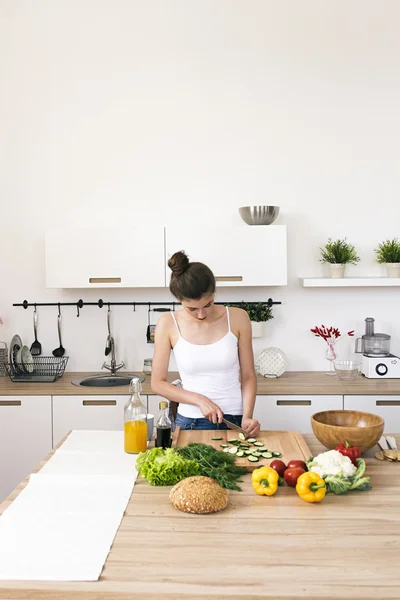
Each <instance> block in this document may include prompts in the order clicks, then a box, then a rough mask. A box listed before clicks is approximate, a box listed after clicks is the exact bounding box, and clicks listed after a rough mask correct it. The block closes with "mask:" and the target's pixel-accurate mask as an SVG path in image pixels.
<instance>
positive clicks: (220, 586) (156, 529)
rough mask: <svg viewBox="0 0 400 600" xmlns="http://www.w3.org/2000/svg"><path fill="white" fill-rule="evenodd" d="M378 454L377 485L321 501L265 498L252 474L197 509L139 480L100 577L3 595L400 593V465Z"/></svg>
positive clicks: (315, 447)
mask: <svg viewBox="0 0 400 600" xmlns="http://www.w3.org/2000/svg"><path fill="white" fill-rule="evenodd" d="M304 437H305V440H306V442H307V444H308V446H309V448H310V451H311V453H312V454H313V455H315V454H317V453H319V452H321V451H323V448H322V446H321V445H320V444H319V442H317V440H316V439H315V438H314V436H311V435H307V436H304ZM396 437H397V442H398V444H400V436H399V435H397V436H396ZM51 454H52V453H51ZM51 454H50V455H49V457H48V458H50V456H51ZM373 454H374V450H373V451H372V452H371V451H370V452H369V453H368V455H369V456H370V458H367V472H368V474H369V475H370V476H371V483H372V486H373V489H372V490H371V491H369V492H353V493H348V494H345V495H341V496H334V495H333V494H329V495H328V496H326V497H325V499H324V500H323V502H322V503H321V504H307V503H306V502H304V501H303V500H302V499H301V498H299V497H298V496H297V494H296V492H295V490H294V489H293V488H289V487H288V486H283V487H281V488H279V489H278V491H277V493H276V495H275V496H273V497H271V498H268V497H266V496H257V495H256V494H255V492H254V491H253V490H252V488H251V479H250V475H245V476H244V477H243V483H242V484H241V486H242V489H243V491H242V492H230V504H229V506H228V508H227V509H226V510H225V511H223V512H221V513H216V514H214V515H191V514H186V513H182V512H179V511H178V510H176V509H175V508H173V507H172V506H171V505H170V504H169V501H168V493H169V490H170V488H169V487H165V488H164V487H152V486H150V485H148V483H147V482H146V481H145V480H142V479H138V481H137V483H136V485H135V487H134V491H133V494H132V496H131V499H130V501H129V503H128V506H127V509H126V511H125V514H124V517H123V519H122V522H121V525H120V528H119V530H118V532H117V535H116V537H115V539H114V543H113V545H112V548H111V551H110V554H109V556H108V558H107V561H106V563H105V566H104V569H103V572H102V574H101V577H100V579H99V581H97V582H74V583H73V582H71V583H69V582H65V583H63V582H32V583H30V582H13V581H10V582H4V581H0V598H7V599H19V600H22V599H24V600H50V599H51V600H53V599H54V598H59V599H61V598H63V599H67V600H68V599H74V600H97V599H100V598H101V600H132V599H140V600H159V599H160V598H163V599H165V600H172V599H174V600H196V599H199V600H200V599H202V600H206V599H207V600H210V599H211V600H222V599H229V600H260V598H274V599H275V600H280V599H282V600H283V599H285V600H290V599H294V598H303V599H304V598H306V599H314V600H315V599H318V600H335V599H341V600H352V599H358V600H367V599H369V598H371V599H372V598H374V599H375V600H377V599H379V598H381V599H383V598H385V599H387V598H396V599H398V598H399V582H400V579H399V577H400V576H399V567H398V549H399V539H400V511H399V495H400V464H399V463H389V462H380V461H378V460H376V459H375V458H373ZM48 458H47V460H48ZM43 464H45V461H44V462H43V463H41V465H40V466H39V468H38V469H37V470H39V469H40V467H41V466H43ZM27 482H28V478H27V479H25V480H24V481H23V482H22V483H21V484H20V485H19V486H18V488H17V489H16V490H15V491H14V492H13V493H12V494H11V495H10V496H9V497H8V498H7V499H6V500H5V501H4V502H3V503H2V504H1V505H0V513H1V512H3V511H4V510H5V509H6V507H7V506H8V505H9V503H10V502H12V501H13V500H14V499H15V498H16V496H17V495H18V494H19V493H20V491H21V490H22V489H23V488H24V487H25V485H26V484H27Z"/></svg>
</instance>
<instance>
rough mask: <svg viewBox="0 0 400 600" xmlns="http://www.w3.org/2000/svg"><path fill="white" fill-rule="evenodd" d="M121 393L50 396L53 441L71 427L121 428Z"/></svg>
mask: <svg viewBox="0 0 400 600" xmlns="http://www.w3.org/2000/svg"><path fill="white" fill-rule="evenodd" d="M128 399H129V394H128V395H123V396H111V395H110V396H90V395H87V396H83V395H82V396H53V445H54V446H57V444H58V443H59V442H60V441H61V440H62V438H63V437H64V436H65V435H67V433H68V432H69V431H71V430H72V429H89V430H90V429H98V430H101V429H105V430H123V428H124V406H125V404H126V403H127V401H128Z"/></svg>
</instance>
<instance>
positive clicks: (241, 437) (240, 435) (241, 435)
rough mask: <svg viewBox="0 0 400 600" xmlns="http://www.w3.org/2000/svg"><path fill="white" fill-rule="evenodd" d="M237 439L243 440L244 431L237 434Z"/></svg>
mask: <svg viewBox="0 0 400 600" xmlns="http://www.w3.org/2000/svg"><path fill="white" fill-rule="evenodd" d="M238 438H239V440H245V439H246V436H245V435H244V433H242V432H240V433H239V435H238Z"/></svg>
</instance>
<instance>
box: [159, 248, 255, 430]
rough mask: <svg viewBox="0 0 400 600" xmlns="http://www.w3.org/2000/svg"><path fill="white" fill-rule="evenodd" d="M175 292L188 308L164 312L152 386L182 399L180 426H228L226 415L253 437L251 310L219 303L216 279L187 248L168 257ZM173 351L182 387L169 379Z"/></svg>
mask: <svg viewBox="0 0 400 600" xmlns="http://www.w3.org/2000/svg"><path fill="white" fill-rule="evenodd" d="M168 266H169V267H170V269H171V270H172V275H171V281H170V286H169V287H170V291H171V293H172V294H173V295H174V296H175V298H177V299H178V300H179V302H181V304H182V306H183V310H180V311H178V312H176V313H165V314H164V315H162V316H161V317H160V318H159V320H158V322H157V327H156V331H155V348H154V357H153V366H152V377H151V387H152V389H153V391H154V392H155V393H156V394H159V395H160V396H163V397H164V398H168V400H172V401H174V402H178V403H179V407H178V414H177V417H176V424H177V425H179V427H180V428H181V429H217V428H220V429H226V425H225V424H224V423H222V422H221V421H222V417H223V416H224V417H225V418H226V419H228V420H229V421H232V422H233V423H235V424H236V425H240V426H241V427H243V429H245V430H246V431H247V432H248V434H249V435H250V436H252V437H255V436H257V434H258V433H259V430H260V424H259V422H258V421H257V420H256V419H253V410H254V404H255V398H256V374H255V371H254V359H253V348H252V343H251V325H250V319H249V317H248V314H247V313H246V311H244V310H242V309H240V308H229V309H228V307H224V306H216V305H215V304H214V296H215V278H214V275H213V273H212V271H211V270H210V269H209V268H208V267H207V266H206V265H204V264H202V263H199V262H189V259H188V257H187V256H186V254H185V253H184V252H176V253H175V254H174V255H173V256H172V257H171V258H170V260H169V261H168ZM171 349H173V351H174V355H175V359H176V363H177V367H178V370H179V374H180V377H181V380H182V385H183V387H182V388H177V387H176V386H174V385H172V384H171V383H168V381H167V373H168V365H169V359H170V354H171Z"/></svg>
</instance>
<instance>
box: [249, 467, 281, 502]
mask: <svg viewBox="0 0 400 600" xmlns="http://www.w3.org/2000/svg"><path fill="white" fill-rule="evenodd" d="M278 482H279V475H278V473H277V472H276V471H275V470H274V469H271V467H259V468H258V469H254V471H253V473H252V475H251V483H252V485H253V489H254V490H255V491H256V492H257V494H259V495H260V496H273V495H274V494H275V492H276V490H277V489H278Z"/></svg>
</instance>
